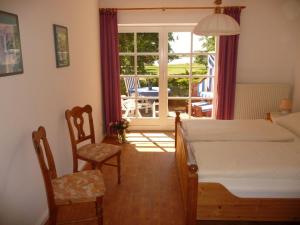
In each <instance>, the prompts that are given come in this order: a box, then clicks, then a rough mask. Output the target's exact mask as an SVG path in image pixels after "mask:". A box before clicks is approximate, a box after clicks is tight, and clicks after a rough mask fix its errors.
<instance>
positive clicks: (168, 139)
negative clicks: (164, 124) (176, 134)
mask: <svg viewBox="0 0 300 225" xmlns="http://www.w3.org/2000/svg"><path fill="white" fill-rule="evenodd" d="M149 139H150V140H151V141H155V142H158V141H174V139H173V138H170V137H165V138H152V137H150V138H149Z"/></svg>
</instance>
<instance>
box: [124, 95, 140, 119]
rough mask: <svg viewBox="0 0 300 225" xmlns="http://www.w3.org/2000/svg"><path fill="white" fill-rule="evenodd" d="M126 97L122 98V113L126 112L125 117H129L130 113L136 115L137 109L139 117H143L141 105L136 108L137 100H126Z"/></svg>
mask: <svg viewBox="0 0 300 225" xmlns="http://www.w3.org/2000/svg"><path fill="white" fill-rule="evenodd" d="M124 97H126V96H121V105H122V111H125V113H124V114H123V117H125V118H126V117H128V115H129V113H133V115H134V113H135V110H136V109H137V113H138V117H142V115H141V112H140V110H139V109H140V108H141V105H139V103H138V104H137V106H136V103H135V99H124Z"/></svg>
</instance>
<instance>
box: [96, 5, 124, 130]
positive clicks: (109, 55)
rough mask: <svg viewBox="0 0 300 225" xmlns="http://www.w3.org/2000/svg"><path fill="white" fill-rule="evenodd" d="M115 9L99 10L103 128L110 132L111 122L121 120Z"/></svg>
mask: <svg viewBox="0 0 300 225" xmlns="http://www.w3.org/2000/svg"><path fill="white" fill-rule="evenodd" d="M118 45H119V42H118V22H117V11H116V10H114V9H101V10H100V49H101V78H102V94H103V111H104V119H105V130H106V134H107V135H111V134H112V129H111V127H110V123H111V122H115V121H119V120H121V117H122V115H121V95H120V67H119V49H118Z"/></svg>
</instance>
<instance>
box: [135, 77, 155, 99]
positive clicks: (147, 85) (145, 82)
mask: <svg viewBox="0 0 300 225" xmlns="http://www.w3.org/2000/svg"><path fill="white" fill-rule="evenodd" d="M158 85H159V84H158V78H154V77H147V78H144V77H143V78H139V83H138V91H139V95H140V96H151V97H155V96H158V95H159V94H158V93H159V88H158V87H159V86H158Z"/></svg>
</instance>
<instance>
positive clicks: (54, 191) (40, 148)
mask: <svg viewBox="0 0 300 225" xmlns="http://www.w3.org/2000/svg"><path fill="white" fill-rule="evenodd" d="M32 140H33V145H34V148H35V151H36V154H37V157H38V160H39V164H40V167H41V171H42V174H43V178H44V183H45V187H46V193H47V200H48V207H49V222H48V224H49V225H55V224H59V221H58V218H62V217H64V216H63V214H64V213H65V211H64V210H66V208H68V209H70V207H71V209H76V207H79V208H80V207H83V206H86V205H87V204H88V205H92V209H93V211H94V213H95V215H92V216H90V215H89V218H78V217H77V218H76V219H73V218H72V220H71V221H68V222H67V223H80V222H87V221H91V220H97V222H98V225H103V213H102V211H103V210H102V202H103V195H104V191H105V187H104V182H103V177H102V174H101V172H100V171H99V170H86V171H82V172H78V173H74V174H69V175H65V176H61V177H57V173H56V168H55V163H54V160H53V156H52V153H51V149H50V146H49V143H48V140H47V137H46V131H45V128H44V127H39V128H38V130H37V131H34V132H33V133H32ZM45 157H46V160H45ZM72 206H76V207H75V208H72ZM60 222H61V221H60ZM63 223H66V221H63Z"/></svg>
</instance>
